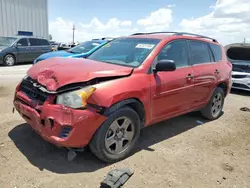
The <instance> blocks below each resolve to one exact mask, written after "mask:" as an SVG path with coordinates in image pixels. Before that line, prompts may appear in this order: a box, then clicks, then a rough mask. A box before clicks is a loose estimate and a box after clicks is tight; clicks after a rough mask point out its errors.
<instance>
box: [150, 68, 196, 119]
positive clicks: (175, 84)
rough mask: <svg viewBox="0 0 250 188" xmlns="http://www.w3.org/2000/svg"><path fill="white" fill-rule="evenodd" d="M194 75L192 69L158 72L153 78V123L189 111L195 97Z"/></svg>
mask: <svg viewBox="0 0 250 188" xmlns="http://www.w3.org/2000/svg"><path fill="white" fill-rule="evenodd" d="M189 74H191V75H192V74H193V69H192V68H191V67H183V68H179V69H177V70H175V71H173V72H157V73H156V74H152V76H151V91H152V93H151V98H152V119H153V122H157V121H161V120H163V119H167V118H168V117H170V116H175V115H177V114H181V113H183V112H186V111H189V109H190V104H191V102H192V101H191V100H190V99H191V98H192V95H193V79H192V78H186V77H187V76H188V75H189Z"/></svg>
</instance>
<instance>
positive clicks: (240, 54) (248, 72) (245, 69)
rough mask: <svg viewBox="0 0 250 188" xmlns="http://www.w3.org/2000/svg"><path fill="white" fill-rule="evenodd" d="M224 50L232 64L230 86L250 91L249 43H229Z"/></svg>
mask: <svg viewBox="0 0 250 188" xmlns="http://www.w3.org/2000/svg"><path fill="white" fill-rule="evenodd" d="M225 50H226V54H227V57H228V60H229V61H230V62H231V63H232V65H233V71H232V82H233V85H232V88H234V89H241V90H245V91H250V44H247V43H237V44H230V45H227V46H226V47H225Z"/></svg>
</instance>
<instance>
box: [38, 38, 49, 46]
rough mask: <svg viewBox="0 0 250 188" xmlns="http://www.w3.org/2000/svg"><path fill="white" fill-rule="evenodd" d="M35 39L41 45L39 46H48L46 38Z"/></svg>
mask: <svg viewBox="0 0 250 188" xmlns="http://www.w3.org/2000/svg"><path fill="white" fill-rule="evenodd" d="M37 40H38V42H39V45H41V46H48V45H50V44H49V42H48V41H47V40H45V39H37Z"/></svg>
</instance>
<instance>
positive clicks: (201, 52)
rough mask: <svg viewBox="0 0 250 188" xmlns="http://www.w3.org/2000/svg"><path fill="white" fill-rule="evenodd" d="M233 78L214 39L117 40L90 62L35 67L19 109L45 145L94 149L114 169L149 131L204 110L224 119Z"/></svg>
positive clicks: (148, 36)
mask: <svg viewBox="0 0 250 188" xmlns="http://www.w3.org/2000/svg"><path fill="white" fill-rule="evenodd" d="M72 64H74V65H73V66H72ZM41 70H42V71H41ZM231 72H232V65H231V64H230V63H229V62H228V61H227V57H226V55H225V52H224V49H223V47H222V46H221V45H220V44H219V43H218V42H217V41H216V40H215V39H212V38H209V37H205V36H201V35H195V34H190V33H179V32H165V33H164V32H159V33H145V34H144V33H139V34H134V35H132V36H128V37H121V38H117V39H114V40H113V41H111V42H109V43H108V44H106V45H104V46H102V47H101V48H99V49H98V50H96V51H95V52H93V53H92V54H91V55H89V56H88V57H87V59H76V58H67V59H66V58H52V59H48V60H45V61H43V62H41V63H38V64H36V65H34V66H32V67H31V68H30V69H29V70H28V72H27V76H26V77H25V78H24V79H23V80H22V81H21V83H20V84H19V85H18V86H17V88H16V93H15V98H14V106H15V108H16V110H17V111H18V112H19V113H20V114H21V116H22V117H23V118H24V119H25V120H26V121H27V122H28V124H29V125H31V127H32V128H33V129H34V130H36V131H37V133H38V134H40V135H41V136H42V137H43V138H44V139H45V140H47V141H49V142H51V143H53V144H55V145H57V146H61V147H66V148H70V151H72V150H74V149H78V150H81V149H82V148H84V147H85V146H87V145H89V147H90V149H91V151H92V152H93V153H94V154H95V155H96V156H97V157H98V158H99V159H101V160H103V161H105V162H115V161H118V160H121V159H124V158H125V157H127V156H128V155H129V153H130V152H131V150H132V148H133V147H134V145H135V144H136V141H137V140H138V138H139V136H140V129H142V128H144V127H147V126H149V125H152V124H154V123H157V122H160V121H163V120H166V119H169V118H172V117H175V116H179V115H182V114H185V113H188V112H191V111H197V110H200V111H201V114H202V115H203V116H204V117H205V118H207V119H209V120H214V119H217V118H219V117H220V116H221V114H222V109H223V104H224V98H225V97H226V96H227V94H228V93H229V91H230V89H231ZM27 144H29V143H27Z"/></svg>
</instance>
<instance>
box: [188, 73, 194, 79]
mask: <svg viewBox="0 0 250 188" xmlns="http://www.w3.org/2000/svg"><path fill="white" fill-rule="evenodd" d="M186 78H188V79H192V78H194V75H192V74H188V75H187V76H186Z"/></svg>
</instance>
